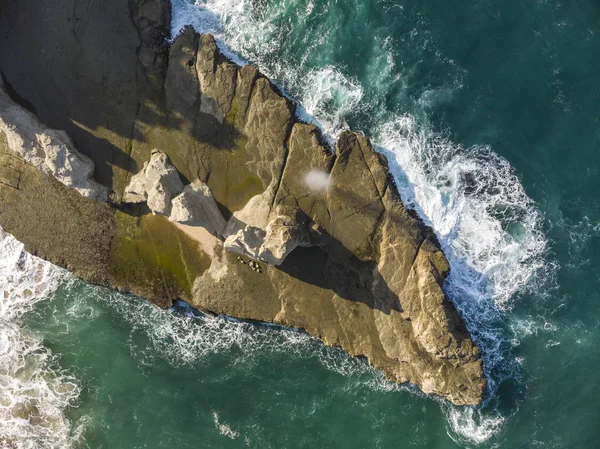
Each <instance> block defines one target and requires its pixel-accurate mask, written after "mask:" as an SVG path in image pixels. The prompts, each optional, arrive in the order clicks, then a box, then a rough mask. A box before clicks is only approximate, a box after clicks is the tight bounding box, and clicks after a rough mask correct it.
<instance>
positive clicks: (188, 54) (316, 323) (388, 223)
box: [0, 0, 485, 404]
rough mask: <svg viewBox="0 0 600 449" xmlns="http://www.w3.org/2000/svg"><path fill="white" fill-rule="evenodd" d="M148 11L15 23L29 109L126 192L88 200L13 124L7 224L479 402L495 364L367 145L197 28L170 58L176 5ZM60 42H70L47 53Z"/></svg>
mask: <svg viewBox="0 0 600 449" xmlns="http://www.w3.org/2000/svg"><path fill="white" fill-rule="evenodd" d="M46 1H47V2H48V5H47V7H51V5H50V4H49V0H46ZM129 3H130V5H129V6H127V5H122V4H121V2H116V3H113V2H108V1H103V2H98V4H96V3H91V4H88V5H87V6H86V7H85V8H82V7H81V5H80V0H65V1H64V2H62V3H61V5H59V6H56V5H54V4H53V5H52V7H54V10H53V11H54V15H53V19H52V20H54V21H57V20H60V21H62V22H61V26H57V25H56V24H55V23H54V22H52V21H49V20H48V19H47V18H46V16H45V15H44V14H43V11H44V8H42V7H40V6H39V5H35V7H33V6H28V5H27V4H25V3H18V4H17V3H15V4H13V5H11V6H9V7H8V8H6V9H3V10H0V29H4V30H10V32H9V33H8V34H7V37H6V38H5V39H4V40H2V41H1V42H0V64H1V65H0V67H1V68H2V71H3V73H4V76H5V77H6V79H7V81H8V83H10V84H9V87H10V89H11V92H12V94H11V95H12V97H13V98H12V101H14V102H19V103H21V104H22V105H23V106H28V107H29V108H30V109H31V110H32V111H35V112H36V113H37V116H38V119H39V120H41V121H43V122H45V123H48V125H49V126H52V127H54V128H58V129H65V130H67V132H68V134H69V135H70V136H72V138H73V140H74V143H75V144H76V145H77V146H78V149H79V150H80V151H81V152H83V153H84V154H85V155H87V156H88V157H89V158H90V159H91V160H93V161H94V162H95V164H96V166H95V172H94V176H95V178H96V181H98V182H100V183H101V184H102V185H104V186H105V187H107V188H108V189H109V190H110V203H104V202H99V201H93V200H91V199H89V198H85V197H84V196H82V195H80V194H79V193H77V191H74V190H72V189H69V188H68V187H67V185H68V183H64V184H63V183H61V182H58V181H57V180H56V179H55V178H52V177H48V176H47V175H46V174H44V173H42V171H40V170H39V169H38V168H39V167H38V166H37V165H36V166H35V167H34V165H35V164H33V165H32V163H31V162H30V161H29V160H28V159H23V154H22V152H19V148H18V145H15V143H14V139H12V138H10V136H8V134H7V132H6V128H0V181H2V180H3V179H5V178H6V177H7V176H8V174H7V172H6V170H4V171H3V170H2V167H7V166H8V165H9V160H10V164H12V165H11V167H13V168H14V170H16V171H17V172H19V174H20V175H19V176H20V178H19V179H20V183H19V185H18V186H17V187H15V186H12V185H9V183H6V182H2V183H0V225H1V226H2V227H3V228H5V229H6V230H7V231H8V232H11V233H12V234H13V235H15V236H16V237H17V238H18V239H19V240H21V241H22V242H24V243H25V245H26V248H27V249H28V250H29V251H31V252H33V253H34V254H38V255H40V256H42V257H45V258H46V259H48V260H50V261H52V262H54V263H57V264H59V265H62V266H66V267H67V268H69V269H70V270H72V271H74V272H75V273H76V274H77V275H78V276H80V277H82V278H83V279H86V280H88V281H90V282H95V283H98V284H102V285H107V286H110V287H116V288H118V289H120V290H122V291H128V292H133V293H136V294H138V295H140V296H144V297H146V298H148V299H149V300H151V301H153V302H155V303H156V304H158V305H160V306H163V307H165V306H168V305H170V303H171V301H172V300H173V299H175V298H182V299H184V300H186V301H187V302H189V303H190V304H192V305H193V306H195V307H198V308H200V309H202V310H205V311H210V312H214V313H223V314H227V315H231V316H234V317H240V318H248V319H253V320H261V321H268V322H275V323H280V324H283V325H286V326H293V327H299V328H303V329H306V331H307V332H309V333H310V334H312V335H315V336H317V337H319V338H321V339H322V340H323V341H324V342H325V343H326V344H329V345H337V346H340V347H342V348H343V349H344V350H346V351H347V352H349V353H350V354H352V355H362V356H365V357H366V358H367V359H368V360H369V363H370V364H371V365H372V366H374V367H376V368H378V369H381V370H382V371H383V372H384V373H385V374H386V376H387V377H388V378H389V379H390V380H392V381H395V382H410V383H414V384H417V385H419V387H420V388H421V389H422V390H423V391H425V392H427V393H434V394H437V395H439V396H442V397H445V398H447V399H449V400H450V401H453V402H455V403H457V404H476V403H479V402H480V401H481V399H482V396H483V391H484V388H485V378H484V376H483V372H482V365H481V356H480V354H479V351H478V349H477V347H476V345H475V344H474V343H473V341H472V340H471V337H470V335H469V333H468V331H467V329H466V328H465V326H464V324H463V322H462V320H461V319H460V317H459V316H458V314H457V312H456V310H455V308H454V306H453V305H452V304H451V303H450V302H449V301H448V300H447V298H446V297H445V295H444V292H443V290H442V285H443V281H444V279H445V278H446V276H447V274H448V271H449V265H448V262H447V260H446V258H445V257H444V254H443V253H442V251H441V250H440V247H439V244H438V242H437V240H436V237H435V235H434V234H433V232H432V230H431V229H429V228H428V227H426V226H425V225H424V224H423V222H422V221H421V220H420V219H419V218H418V217H417V216H416V214H415V213H414V212H413V211H410V210H408V209H406V208H405V206H404V205H403V204H402V202H401V200H400V196H399V194H398V191H397V189H396V187H395V185H394V182H393V180H392V179H391V177H390V175H389V173H388V168H387V161H386V160H385V158H384V157H383V156H382V155H380V154H378V153H377V152H375V151H374V149H373V147H372V146H371V144H370V142H369V140H368V138H366V137H365V136H363V135H359V134H356V133H352V132H345V133H343V134H342V135H341V136H340V137H339V139H338V141H337V144H336V148H335V152H332V151H331V150H330V149H329V148H328V147H327V146H326V145H325V144H324V143H323V139H322V138H321V134H320V131H319V130H318V129H317V128H316V127H314V126H312V125H308V124H305V123H301V122H300V121H299V120H298V119H297V117H296V116H295V104H294V103H293V102H292V101H290V100H289V99H287V98H286V97H284V96H282V95H281V93H280V92H279V91H278V89H277V88H276V87H275V86H273V85H272V84H271V83H270V81H269V80H268V79H267V78H265V77H264V76H263V75H261V74H260V72H259V71H258V70H257V69H256V68H255V67H253V66H251V65H246V66H243V67H239V66H237V65H236V64H234V63H233V62H232V61H230V60H228V59H227V58H226V57H225V56H224V55H223V54H222V53H221V52H220V51H219V49H218V47H217V45H216V43H215V41H214V39H213V37H212V36H210V35H198V34H196V33H195V32H194V31H193V30H192V29H191V28H187V29H185V30H183V32H182V33H181V35H180V36H178V37H177V38H176V39H175V40H174V42H173V43H172V44H171V45H170V46H167V44H166V43H165V37H166V30H168V28H169V20H170V17H169V10H168V8H167V7H166V4H167V3H166V2H165V1H162V0H146V1H142V0H131V1H130V2H129ZM115 23H118V26H116V25H115ZM98 27H100V29H101V30H102V32H101V33H96V32H95V30H96V29H97V28H98ZM29 29H36V33H35V36H32V35H31V33H28V30H29ZM96 31H97V30H96ZM21 36H25V38H23V39H21V38H20V37H21ZM48 43H59V44H64V45H63V46H59V45H58V44H57V47H56V48H51V49H49V50H48V51H45V52H40V51H38V49H39V48H45V46H48V45H49V44H48ZM70 45H72V46H75V47H76V48H77V51H59V48H60V49H63V48H67V49H69V48H71V47H70ZM100 49H102V51H100ZM42 67H43V68H44V69H45V70H42V69H41V68H42ZM66 67H69V68H70V70H66V69H65V68H66ZM37 69H39V70H37ZM47 73H51V74H60V77H57V78H56V79H55V80H53V81H52V82H48V80H47V78H45V77H46V76H47V75H46V74H47ZM53 76H54V75H53ZM73 86H80V88H78V89H76V90H75V89H73ZM59 98H60V99H61V101H62V102H60V103H55V102H56V101H57V99H59ZM28 114H29V113H28ZM29 115H31V114H29ZM7 136H8V138H7ZM155 149H159V150H160V151H158V152H157V151H155ZM36 167H37V168H36ZM46 172H47V171H46ZM86 176H87V175H86ZM85 179H89V178H87V177H86V178H85ZM90 182H91V181H90ZM40 191H44V192H45V196H44V200H43V201H41V200H40V196H39V192H40ZM82 193H83V192H82ZM87 196H90V195H87ZM137 202H141V203H144V202H145V203H146V204H147V207H146V206H145V205H144V204H132V203H137ZM153 212H154V213H153ZM34 218H35V219H34ZM56 223H60V224H61V226H56ZM50 226H52V227H53V228H54V229H56V232H57V235H56V237H55V238H54V239H52V241H48V239H46V238H45V235H44V233H43V232H42V231H41V230H40V229H45V228H48V227H50ZM239 254H244V256H250V257H252V258H255V259H256V260H257V262H253V263H252V264H249V263H248V262H247V260H244V257H241V256H240V255H239ZM265 262H266V263H265Z"/></svg>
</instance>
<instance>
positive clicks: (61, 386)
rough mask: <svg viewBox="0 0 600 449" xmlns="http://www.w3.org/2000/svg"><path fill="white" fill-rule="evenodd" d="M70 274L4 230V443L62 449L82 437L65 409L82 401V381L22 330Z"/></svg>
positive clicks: (0, 410) (0, 330)
mask: <svg viewBox="0 0 600 449" xmlns="http://www.w3.org/2000/svg"><path fill="white" fill-rule="evenodd" d="M65 275H66V273H65V272H64V271H63V270H61V269H59V268H57V267H55V266H53V265H52V264H50V263H48V262H44V261H42V260H41V259H38V258H37V257H33V256H31V255H30V254H28V253H27V252H26V251H25V250H24V249H23V245H22V244H20V243H19V242H17V241H16V240H15V239H14V238H13V237H12V236H11V235H9V234H8V233H6V232H5V231H4V230H3V229H2V228H0V423H2V425H1V426H0V447H7V448H13V449H34V448H36V449H39V448H61V449H62V448H71V447H73V445H74V443H75V441H76V440H77V437H76V436H74V435H76V434H77V433H78V432H77V431H75V429H73V428H72V425H71V422H70V421H69V420H68V418H67V416H66V411H67V410H68V408H69V407H71V406H73V405H75V404H76V402H77V399H78V397H79V392H80V388H79V386H78V383H77V381H76V379H74V378H73V377H72V376H70V375H68V374H67V373H65V372H64V371H63V370H61V368H60V366H59V364H58V361H57V358H56V357H55V356H54V355H53V354H52V352H51V351H49V350H48V349H47V348H45V347H44V346H43V345H42V341H41V339H40V338H39V337H38V336H36V335H33V334H31V333H29V332H28V331H27V329H25V328H23V317H24V315H25V314H26V313H28V312H30V311H31V310H32V309H33V307H34V305H35V304H36V303H38V302H39V301H42V300H44V299H45V298H47V297H48V296H49V295H50V294H52V293H53V292H54V291H55V290H56V288H57V287H58V285H59V284H60V282H61V280H62V279H64V277H65Z"/></svg>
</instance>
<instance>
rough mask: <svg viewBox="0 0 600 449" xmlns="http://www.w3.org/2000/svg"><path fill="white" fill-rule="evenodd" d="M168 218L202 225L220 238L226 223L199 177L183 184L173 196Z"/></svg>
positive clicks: (190, 224) (210, 193)
mask: <svg viewBox="0 0 600 449" xmlns="http://www.w3.org/2000/svg"><path fill="white" fill-rule="evenodd" d="M169 220H171V221H175V222H178V223H183V224H185V225H189V226H199V227H202V228H204V229H206V230H207V231H208V232H209V233H211V234H212V235H214V236H215V237H220V238H221V237H222V236H223V232H224V230H225V225H226V224H227V223H226V222H225V219H224V218H223V215H222V214H221V211H220V210H219V206H217V203H216V201H215V198H214V197H213V195H212V192H211V191H210V188H209V187H208V186H207V185H206V184H205V183H203V182H202V181H200V180H199V179H196V180H195V181H194V182H193V183H191V184H189V185H187V186H185V187H184V188H183V191H182V192H181V193H180V194H179V195H177V196H176V197H175V198H173V202H172V209H171V215H170V216H169Z"/></svg>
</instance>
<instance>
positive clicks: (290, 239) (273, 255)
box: [224, 205, 311, 266]
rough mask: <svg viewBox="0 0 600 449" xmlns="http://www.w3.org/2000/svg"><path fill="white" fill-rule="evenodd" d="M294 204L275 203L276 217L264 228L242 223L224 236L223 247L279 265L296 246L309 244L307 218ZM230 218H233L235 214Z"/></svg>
mask: <svg viewBox="0 0 600 449" xmlns="http://www.w3.org/2000/svg"><path fill="white" fill-rule="evenodd" d="M301 215H302V212H301V211H300V210H298V209H297V208H296V207H286V206H281V205H279V206H277V212H276V217H275V218H274V219H273V220H272V221H271V222H269V224H268V225H267V226H266V229H261V228H258V227H255V226H251V225H246V226H244V227H243V228H242V229H240V230H238V231H237V232H235V233H234V234H231V235H229V236H228V237H227V239H226V240H225V244H224V247H225V249H226V250H227V251H231V252H234V253H238V254H243V255H246V256H248V257H252V258H253V259H258V260H262V261H263V262H266V263H268V264H270V265H275V266H278V265H281V264H282V263H283V261H284V260H285V258H286V257H287V256H288V254H290V253H291V252H292V251H293V250H294V249H295V248H297V247H298V246H311V242H310V236H309V233H308V229H307V220H306V219H303V217H301ZM233 221H237V219H236V218H234V219H233Z"/></svg>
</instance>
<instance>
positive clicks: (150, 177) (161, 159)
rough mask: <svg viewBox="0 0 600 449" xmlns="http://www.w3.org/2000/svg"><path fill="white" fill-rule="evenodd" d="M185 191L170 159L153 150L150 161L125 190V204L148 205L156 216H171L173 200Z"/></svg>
mask: <svg viewBox="0 0 600 449" xmlns="http://www.w3.org/2000/svg"><path fill="white" fill-rule="evenodd" d="M182 190H183V183H182V182H181V179H179V173H178V172H177V169H176V168H175V167H173V165H172V164H171V162H170V161H169V157H168V156H167V155H166V154H165V153H163V152H162V151H160V150H153V151H152V155H151V156H150V161H149V162H145V163H144V168H142V170H140V172H139V173H137V174H136V175H135V176H133V177H132V178H131V181H130V182H129V185H128V186H127V187H126V188H125V193H124V194H123V201H124V202H125V203H143V202H145V203H147V204H148V207H149V208H150V210H151V211H152V212H153V213H155V214H162V215H169V213H170V212H171V200H173V198H175V196H176V195H179V193H180V192H181V191H182Z"/></svg>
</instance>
